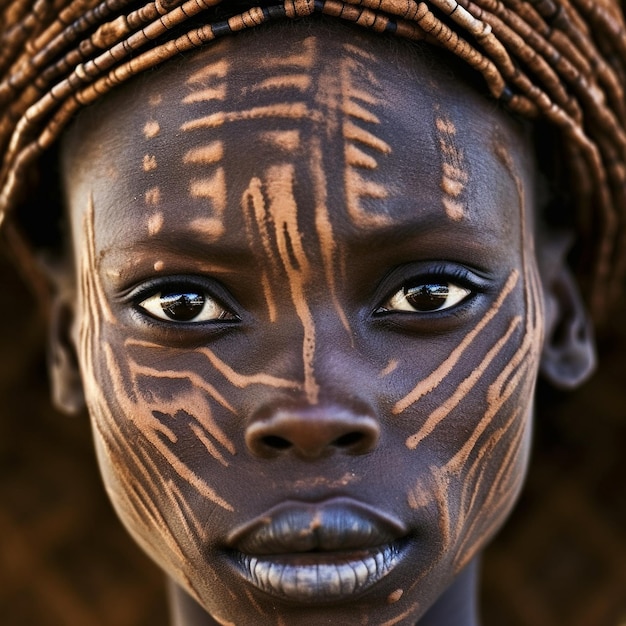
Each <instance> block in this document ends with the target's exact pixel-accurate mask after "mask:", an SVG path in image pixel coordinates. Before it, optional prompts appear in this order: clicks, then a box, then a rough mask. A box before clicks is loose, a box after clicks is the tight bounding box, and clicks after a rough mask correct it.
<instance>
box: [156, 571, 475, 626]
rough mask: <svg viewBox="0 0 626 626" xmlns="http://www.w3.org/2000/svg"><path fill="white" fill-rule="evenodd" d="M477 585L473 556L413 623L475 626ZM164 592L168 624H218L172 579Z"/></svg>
mask: <svg viewBox="0 0 626 626" xmlns="http://www.w3.org/2000/svg"><path fill="white" fill-rule="evenodd" d="M477 586H478V560H477V559H474V560H473V561H472V562H471V563H470V564H469V565H468V566H467V567H466V568H465V569H464V570H463V571H462V572H461V573H460V574H459V575H458V576H457V577H456V578H455V580H454V582H453V583H452V585H450V587H448V589H447V590H446V591H445V592H444V593H443V595H441V596H440V597H439V599H438V600H437V602H435V604H434V605H433V606H431V607H430V609H429V610H428V612H427V613H426V614H425V615H424V616H423V617H422V619H420V621H419V624H418V625H417V626H450V624H455V626H479V621H478V606H477V595H478V594H477ZM168 593H169V604H170V616H171V621H172V626H219V623H218V622H216V621H215V620H214V619H213V618H212V617H211V616H210V615H209V614H208V613H207V612H206V611H205V610H204V609H203V608H201V607H200V605H199V604H198V603H197V602H196V601H195V600H193V598H191V596H189V595H188V594H187V593H186V592H185V591H183V589H181V588H180V587H179V586H178V585H177V584H176V583H174V582H173V581H172V580H169V581H168Z"/></svg>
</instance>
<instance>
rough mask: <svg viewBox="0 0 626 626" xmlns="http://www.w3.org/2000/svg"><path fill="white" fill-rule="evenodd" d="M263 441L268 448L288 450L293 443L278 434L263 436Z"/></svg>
mask: <svg viewBox="0 0 626 626" xmlns="http://www.w3.org/2000/svg"><path fill="white" fill-rule="evenodd" d="M261 442H262V443H263V444H264V445H266V446H267V447H268V448H274V449H275V450H286V449H287V448H291V446H292V445H293V444H292V443H291V442H290V441H288V440H287V439H285V438H284V437H277V436H276V435H266V436H265V437H262V438H261Z"/></svg>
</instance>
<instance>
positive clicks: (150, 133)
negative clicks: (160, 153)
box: [143, 120, 161, 139]
mask: <svg viewBox="0 0 626 626" xmlns="http://www.w3.org/2000/svg"><path fill="white" fill-rule="evenodd" d="M160 132H161V127H160V126H159V123H158V122H157V121H156V120H148V121H147V122H146V124H145V126H144V127H143V134H144V137H145V138H146V139H152V138H153V137H156V136H157V135H158V134H159V133H160Z"/></svg>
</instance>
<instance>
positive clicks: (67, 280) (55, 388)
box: [45, 263, 85, 415]
mask: <svg viewBox="0 0 626 626" xmlns="http://www.w3.org/2000/svg"><path fill="white" fill-rule="evenodd" d="M45 271H46V273H47V275H48V276H49V278H50V279H51V280H52V283H53V285H54V293H53V296H52V301H51V307H50V315H49V320H48V374H49V377H50V385H51V391H52V403H53V404H54V406H55V407H56V408H57V409H59V410H60V411H62V412H64V413H66V414H68V415H78V414H80V413H82V412H83V411H84V410H85V395H84V393H83V384H82V379H81V376H80V368H79V365H78V356H77V350H76V332H75V328H76V290H75V288H74V284H73V277H72V270H71V268H69V267H66V266H65V264H64V265H63V266H56V267H53V266H52V265H51V264H49V263H46V264H45Z"/></svg>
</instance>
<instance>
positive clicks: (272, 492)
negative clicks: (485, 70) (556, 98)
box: [63, 27, 542, 625]
mask: <svg viewBox="0 0 626 626" xmlns="http://www.w3.org/2000/svg"><path fill="white" fill-rule="evenodd" d="M311 32H312V31H310V30H309V29H307V28H299V27H293V28H289V29H286V30H284V31H280V36H277V35H276V31H274V30H268V31H264V32H261V33H257V34H255V35H253V36H249V37H243V38H235V39H230V40H225V41H223V42H221V43H220V44H219V45H216V46H214V47H212V48H209V49H205V50H202V51H200V52H199V53H197V54H196V55H195V56H193V57H189V58H186V59H184V60H183V61H182V62H181V63H180V64H178V65H174V64H173V65H170V66H168V67H166V68H165V69H164V70H161V71H159V72H158V73H155V74H151V75H148V76H144V77H142V78H140V79H138V80H136V81H135V82H134V83H133V84H132V85H131V86H127V87H124V88H123V89H121V90H120V91H119V92H118V93H116V94H113V95H111V96H109V97H108V99H106V100H105V101H103V103H102V104H101V105H99V107H98V108H97V109H96V110H95V111H94V112H93V113H89V114H86V115H84V116H83V118H82V119H81V120H79V121H78V123H77V124H76V126H75V127H74V129H73V131H72V133H71V134H70V136H69V138H67V139H66V141H65V144H64V160H63V170H64V173H65V174H64V176H65V186H66V188H67V195H68V203H69V208H70V213H71V219H72V228H73V242H74V254H75V258H76V265H77V290H78V305H77V307H78V310H77V325H76V329H77V330H76V343H77V346H78V353H79V361H80V367H81V371H82V376H83V382H84V387H85V393H86V397H87V402H88V406H89V411H90V414H91V417H92V420H93V426H94V433H95V441H96V446H97V451H98V456H99V462H100V465H101V468H102V473H103V476H104V480H105V484H106V487H107V490H108V493H109V495H110V497H111V499H112V501H113V503H114V505H115V507H116V509H117V512H118V514H119V516H120V517H121V519H122V520H123V522H124V523H125V524H126V526H127V527H128V529H129V530H130V532H131V533H132V535H133V536H134V537H135V538H136V540H137V541H138V542H139V544H140V545H141V546H142V547H143V548H144V549H145V550H146V551H147V552H148V554H150V555H151V556H152V557H153V558H154V559H155V560H156V561H157V562H158V563H159V564H160V565H161V566H162V567H163V568H164V569H165V571H166V572H167V573H168V574H169V575H170V576H171V577H172V578H174V579H175V580H176V581H177V582H178V583H179V584H180V585H181V586H182V587H183V588H184V589H185V590H186V591H188V592H189V593H190V594H191V595H192V596H193V597H194V598H196V599H197V600H198V602H199V603H200V604H201V605H202V606H203V607H204V608H205V609H206V610H207V611H208V612H209V613H210V614H211V615H212V616H213V617H214V618H215V620H216V621H218V622H219V623H221V624H231V623H232V624H250V623H264V624H285V625H286V624H296V623H297V624H321V623H327V622H328V623H348V622H349V623H373V624H383V623H385V624H414V623H415V622H416V620H417V619H419V617H420V616H421V615H423V614H424V612H425V611H426V610H427V609H428V607H429V606H431V605H432V603H433V602H434V601H435V600H436V599H437V598H438V596H439V595H440V594H441V593H442V592H443V590H444V589H445V588H446V587H447V586H448V585H449V584H450V583H451V581H452V580H453V579H454V577H455V576H456V575H457V574H458V573H459V572H460V571H461V570H462V569H463V568H464V567H465V566H466V565H467V564H468V563H469V562H470V561H471V560H472V558H473V557H474V556H475V554H476V553H477V551H478V550H480V549H481V548H482V547H483V546H484V545H485V542H486V541H487V540H488V539H489V538H490V537H491V536H492V534H493V533H494V532H495V530H496V529H497V528H498V527H499V526H500V524H501V523H502V521H503V519H504V518H505V516H506V515H507V513H508V511H509V510H510V508H511V506H512V503H513V501H514V500H515V497H516V494H517V493H518V490H519V487H520V483H521V481H522V477H523V473H524V468H525V464H526V457H527V449H528V439H529V430H530V417H531V403H532V395H533V387H534V383H535V377H536V372H537V368H538V353H539V350H540V346H541V342H542V310H541V307H542V302H541V297H540V295H539V287H538V279H537V269H536V261H535V255H534V251H533V239H532V236H531V235H530V234H529V233H530V232H532V231H531V229H532V225H531V224H530V218H529V217H528V216H527V215H526V214H527V213H528V212H530V211H531V210H532V200H531V197H532V177H531V172H532V161H531V159H530V158H529V156H528V155H529V154H530V153H531V151H530V149H529V146H528V144H527V142H526V140H525V138H524V135H523V134H522V132H521V131H520V129H518V128H517V126H516V125H515V124H514V122H513V121H512V120H510V119H509V118H508V117H507V116H506V115H505V114H504V113H501V112H500V111H498V110H497V109H496V108H495V107H494V105H493V104H492V103H489V102H488V101H487V100H486V99H483V98H482V97H481V96H479V95H478V94H475V93H474V91H473V90H472V89H471V88H470V87H468V86H466V85H465V84H464V83H463V82H462V81H461V80H460V79H458V78H457V77H455V76H454V75H453V74H452V72H451V71H450V69H446V68H442V66H440V64H439V63H438V62H437V60H436V59H435V58H431V57H430V56H427V57H425V56H424V55H423V53H420V52H416V51H413V50H409V49H394V50H393V52H391V48H390V47H388V46H387V44H386V43H384V42H381V41H377V40H371V39H370V38H369V36H365V35H356V34H354V33H352V32H351V31H343V30H337V31H336V32H335V31H332V32H331V31H329V32H319V33H316V34H311ZM342 616H343V617H342ZM342 620H343V621H342ZM346 620H348V621H346ZM350 620H352V621H350Z"/></svg>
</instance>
